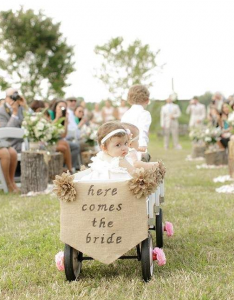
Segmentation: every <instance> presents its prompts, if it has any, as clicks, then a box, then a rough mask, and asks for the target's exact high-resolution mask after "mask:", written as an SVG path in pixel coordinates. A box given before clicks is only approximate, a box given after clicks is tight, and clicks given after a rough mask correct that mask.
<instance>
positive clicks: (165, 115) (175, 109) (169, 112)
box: [160, 103, 181, 128]
mask: <svg viewBox="0 0 234 300" xmlns="http://www.w3.org/2000/svg"><path fill="white" fill-rule="evenodd" d="M180 116H181V111H180V108H179V106H178V105H177V104H174V103H167V104H165V105H163V106H162V108H161V113H160V124H161V127H163V128H170V127H171V126H175V125H176V124H177V123H178V118H179V117H180Z"/></svg>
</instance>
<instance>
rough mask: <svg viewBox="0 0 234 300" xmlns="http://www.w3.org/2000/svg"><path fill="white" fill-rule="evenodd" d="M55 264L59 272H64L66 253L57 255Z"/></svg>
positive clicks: (61, 252)
mask: <svg viewBox="0 0 234 300" xmlns="http://www.w3.org/2000/svg"><path fill="white" fill-rule="evenodd" d="M55 264H56V267H57V269H58V270H59V271H64V270H65V267H64V252H63V251H60V252H58V253H57V254H56V255H55Z"/></svg>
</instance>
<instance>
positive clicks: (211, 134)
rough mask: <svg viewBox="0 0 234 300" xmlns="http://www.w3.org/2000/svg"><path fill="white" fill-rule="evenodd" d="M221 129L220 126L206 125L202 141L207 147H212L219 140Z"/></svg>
mask: <svg viewBox="0 0 234 300" xmlns="http://www.w3.org/2000/svg"><path fill="white" fill-rule="evenodd" d="M221 133H222V130H221V128H220V127H211V126H210V127H207V128H206V129H205V130H204V142H205V143H206V145H207V147H208V148H214V145H215V144H216V143H217V142H218V141H219V140H220V136H221Z"/></svg>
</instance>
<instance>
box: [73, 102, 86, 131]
mask: <svg viewBox="0 0 234 300" xmlns="http://www.w3.org/2000/svg"><path fill="white" fill-rule="evenodd" d="M86 121H87V119H86V118H85V117H84V108H83V106H81V105H78V106H77V107H76V108H75V122H76V127H77V126H78V128H81V127H82V126H83V125H84V124H85V123H86Z"/></svg>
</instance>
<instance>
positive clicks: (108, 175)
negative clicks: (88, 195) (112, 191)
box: [80, 151, 132, 181]
mask: <svg viewBox="0 0 234 300" xmlns="http://www.w3.org/2000/svg"><path fill="white" fill-rule="evenodd" d="M120 159H121V158H120V157H111V156H110V155H108V154H106V153H104V152H103V151H100V152H98V154H97V155H96V156H94V157H92V158H91V160H92V161H93V162H92V163H90V164H89V167H90V169H91V172H90V173H89V174H87V175H84V176H83V177H82V178H81V179H80V181H92V180H95V181H96V180H100V181H103V180H108V179H112V180H128V179H131V178H132V177H131V175H130V174H129V173H128V171H127V169H126V168H122V167H120V166H119V161H120Z"/></svg>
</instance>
